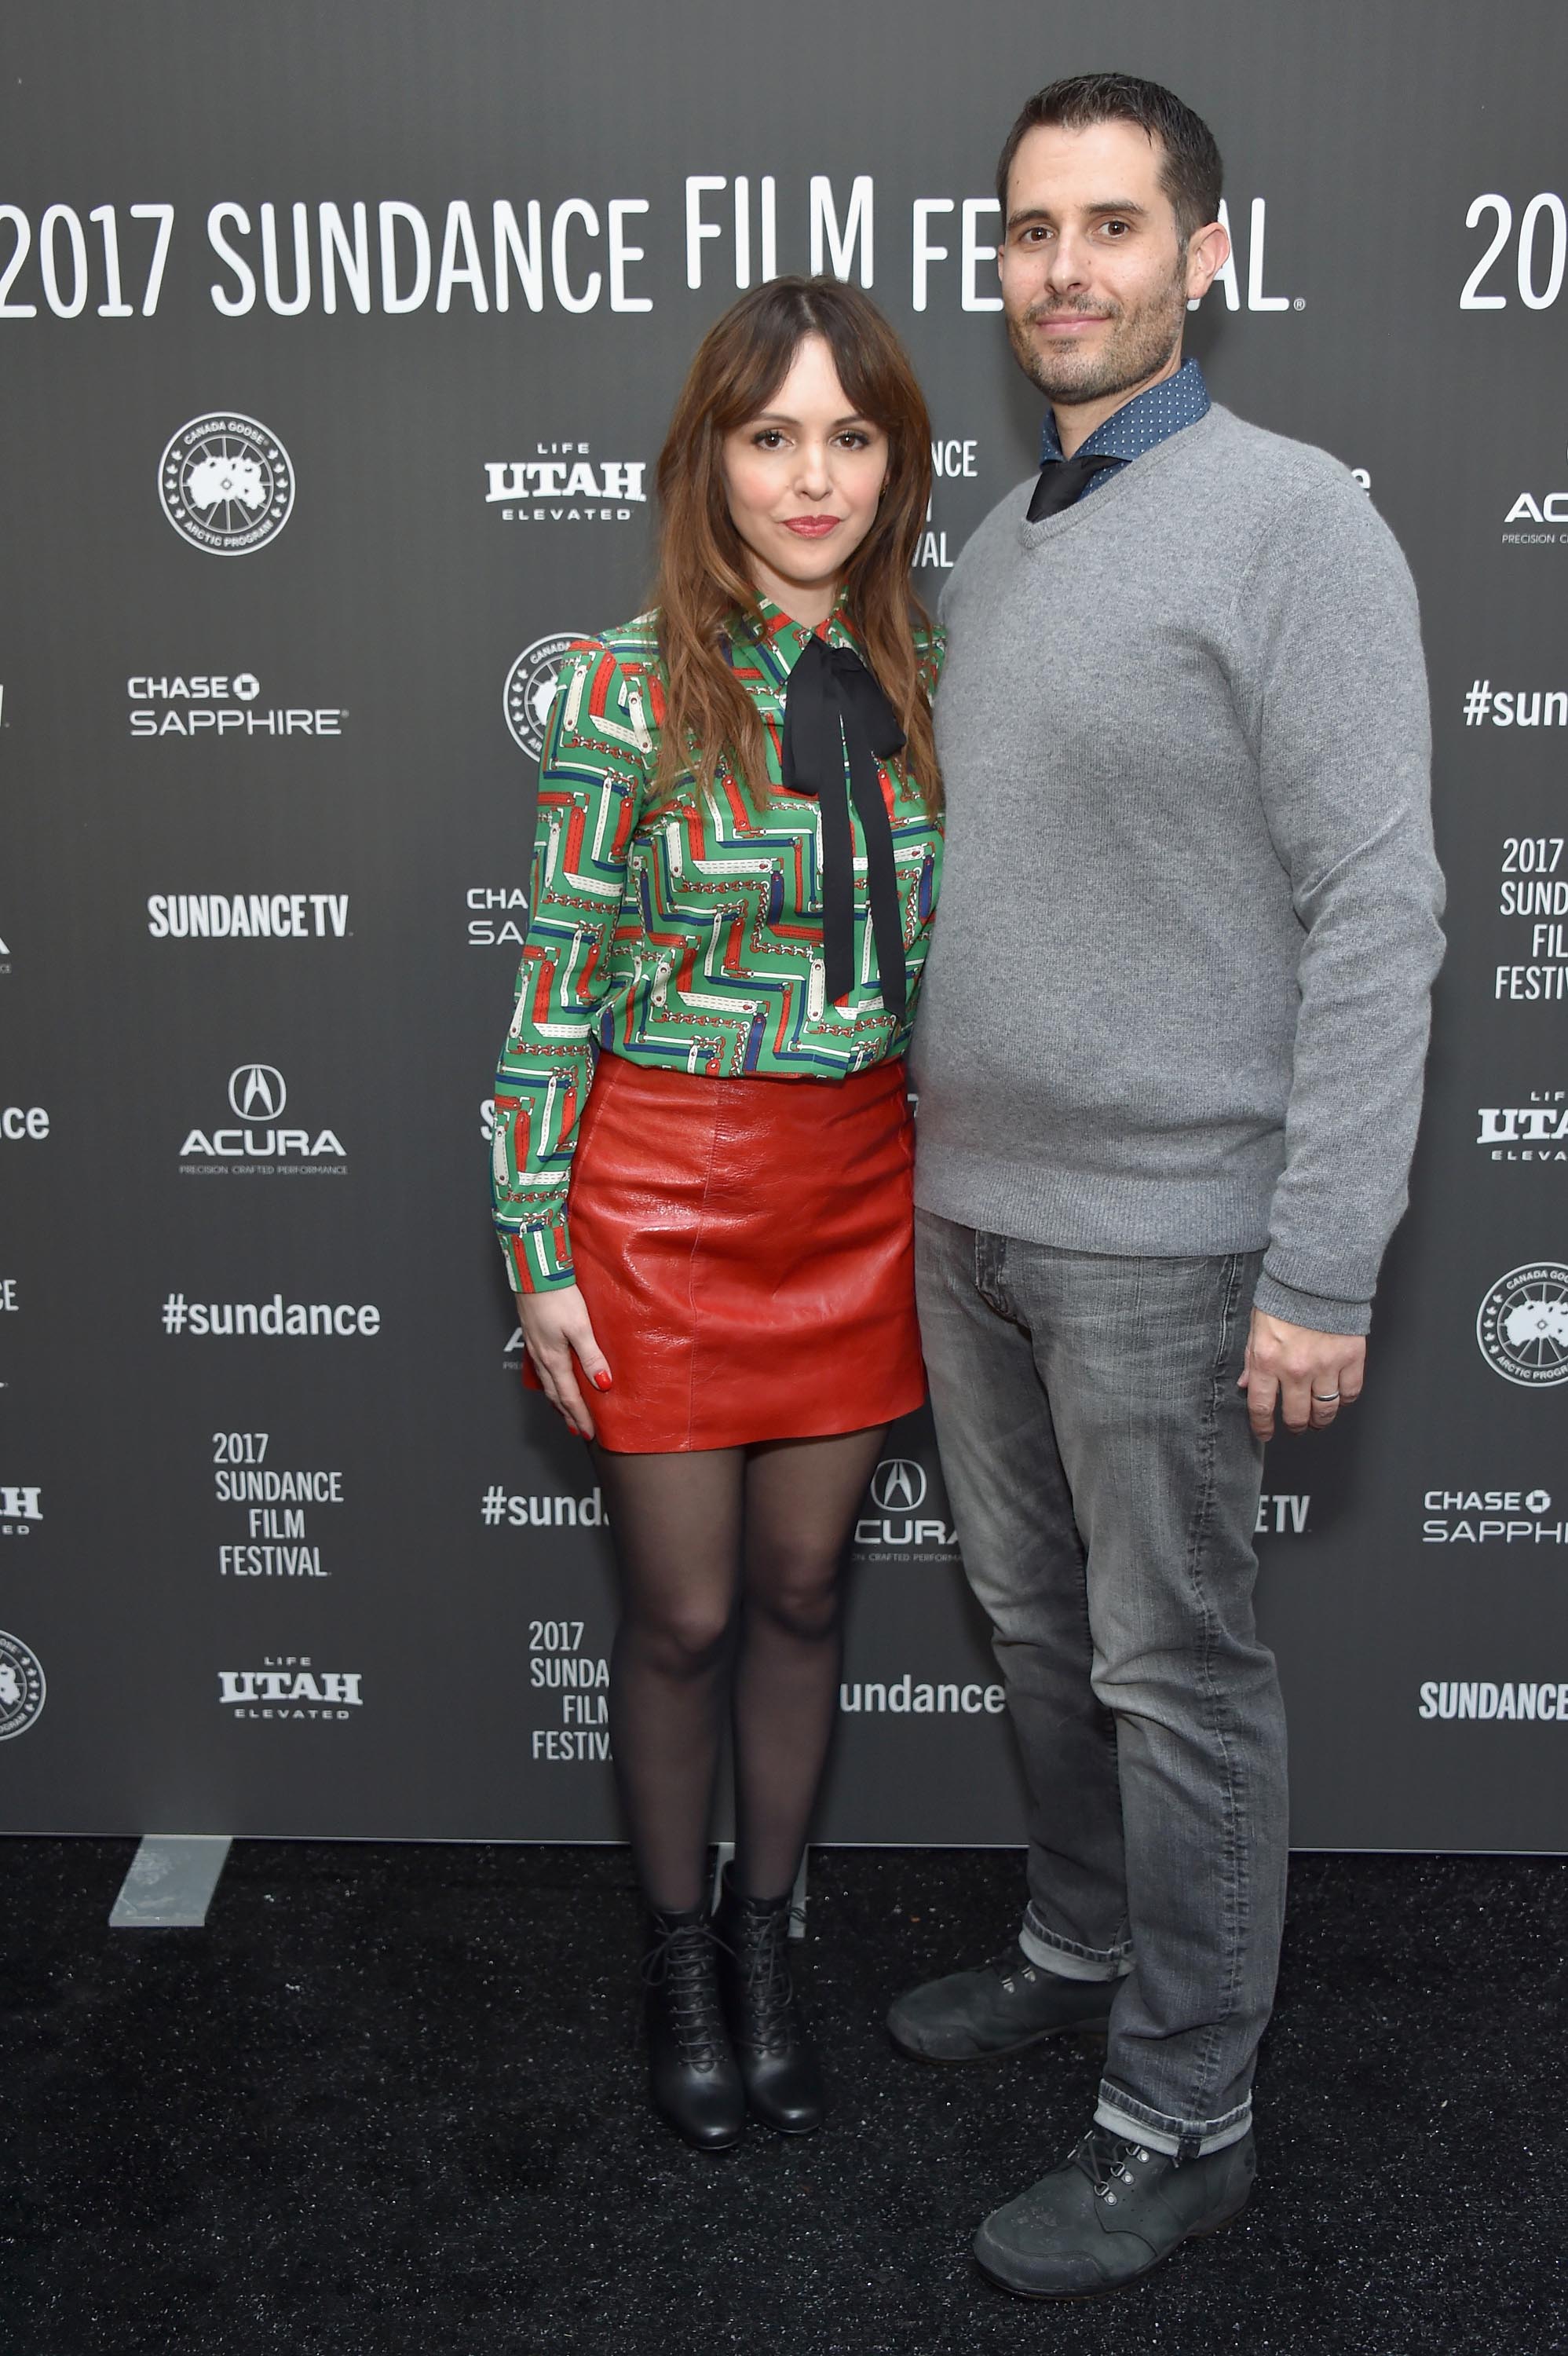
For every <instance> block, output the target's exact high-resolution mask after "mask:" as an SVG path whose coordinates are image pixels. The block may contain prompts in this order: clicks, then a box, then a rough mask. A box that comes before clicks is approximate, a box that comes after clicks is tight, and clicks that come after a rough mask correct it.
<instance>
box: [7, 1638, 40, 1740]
mask: <svg viewBox="0 0 1568 2356" xmlns="http://www.w3.org/2000/svg"><path fill="white" fill-rule="evenodd" d="M47 1694H48V1686H47V1685H46V1683H45V1681H44V1665H43V1663H42V1662H41V1661H40V1660H39V1658H38V1656H37V1653H35V1652H34V1650H33V1648H32V1646H31V1645H30V1644H23V1642H22V1639H21V1638H20V1636H8V1635H7V1634H6V1633H5V1630H4V1629H0V1742H8V1741H9V1740H10V1739H11V1737H12V1736H13V1735H14V1734H26V1732H27V1729H28V1728H29V1727H30V1726H36V1725H37V1722H38V1718H39V1716H40V1714H41V1712H42V1710H43V1707H44V1700H45V1697H46V1696H47Z"/></svg>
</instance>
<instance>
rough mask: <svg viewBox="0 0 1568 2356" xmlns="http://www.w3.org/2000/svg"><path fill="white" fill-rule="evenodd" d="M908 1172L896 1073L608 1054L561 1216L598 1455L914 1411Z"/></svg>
mask: <svg viewBox="0 0 1568 2356" xmlns="http://www.w3.org/2000/svg"><path fill="white" fill-rule="evenodd" d="M913 1162H914V1151H913V1136H912V1124H911V1120H910V1113H909V1105H908V1101H907V1098H906V1096H905V1083H904V1070H903V1066H902V1065H901V1064H900V1063H892V1064H877V1065H873V1066H870V1067H869V1069H867V1070H865V1071H861V1072H857V1073H854V1074H852V1075H851V1076H850V1077H849V1078H848V1079H846V1080H777V1079H758V1078H745V1079H709V1078H706V1077H703V1076H699V1075H697V1074H694V1073H686V1072H672V1071H662V1070H650V1069H648V1068H647V1067H646V1066H643V1065H640V1064H633V1063H630V1062H628V1061H627V1060H626V1059H625V1058H624V1056H619V1055H601V1056H600V1059H599V1066H598V1070H597V1071H596V1073H595V1075H594V1078H593V1085H592V1088H591V1090H590V1091H589V1097H588V1102H587V1105H586V1107H585V1108H584V1109H583V1112H582V1116H581V1129H580V1133H579V1137H578V1142H577V1150H576V1152H575V1154H574V1156H573V1160H572V1172H571V1194H570V1197H569V1203H568V1215H569V1217H570V1220H571V1247H572V1254H573V1258H574V1261H575V1264H576V1269H577V1280H578V1283H579V1285H580V1287H581V1291H582V1297H583V1301H584V1302H585V1304H586V1306H587V1309H588V1313H589V1315H590V1317H591V1318H592V1321H593V1331H594V1333H595V1335H596V1337H597V1339H598V1342H599V1346H600V1348H601V1349H602V1350H603V1353H604V1355H605V1358H606V1359H607V1360H608V1362H609V1365H610V1371H611V1375H612V1376H613V1387H612V1388H611V1389H610V1390H608V1391H597V1392H591V1393H590V1394H589V1396H590V1397H591V1398H592V1402H593V1417H594V1421H595V1423H596V1425H597V1427H598V1431H599V1437H600V1440H601V1442H602V1444H603V1446H604V1447H606V1448H609V1449H613V1450H617V1451H624V1452H632V1453H639V1452H643V1451H674V1450H683V1449H695V1448H734V1447H739V1446H741V1445H742V1444H744V1443H746V1442H748V1441H752V1440H795V1439H808V1438H816V1437H824V1436H826V1435H827V1434H829V1433H831V1432H838V1431H859V1430H863V1429H864V1428H865V1427H866V1426H868V1425H869V1424H877V1423H890V1422H891V1420H892V1419H893V1418H894V1417H895V1416H900V1415H907V1414H909V1413H910V1412H911V1411H912V1409H913V1408H917V1407H918V1406H919V1405H920V1403H921V1400H922V1399H923V1397H924V1395H925V1377H924V1372H923V1367H922V1364H921V1355H920V1332H919V1328H918V1326H917V1324H916V1323H915V1311H914V1211H913V1193H912V1170H913ZM528 1373H529V1374H530V1375H531V1373H532V1369H531V1368H529V1369H528Z"/></svg>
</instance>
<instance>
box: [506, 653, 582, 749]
mask: <svg viewBox="0 0 1568 2356" xmlns="http://www.w3.org/2000/svg"><path fill="white" fill-rule="evenodd" d="M581 639H582V633H581V631H578V632H576V633H575V634H570V635H568V636H567V637H556V638H536V639H535V640H534V642H533V645H532V646H531V647H525V648H523V651H522V653H521V654H520V655H519V656H518V657H517V661H516V662H515V663H514V664H513V665H512V668H511V669H510V670H509V671H508V672H507V688H506V695H505V699H504V700H505V707H506V713H507V727H508V728H509V729H510V730H511V732H512V737H513V741H514V743H516V744H520V745H521V747H522V749H523V751H524V752H525V753H526V754H527V755H528V758H529V760H530V761H537V760H538V759H539V755H540V754H541V753H542V752H543V751H544V732H545V730H546V728H547V727H548V726H549V712H550V706H551V704H552V703H553V702H554V701H555V698H556V690H557V688H558V687H559V685H560V667H561V665H562V663H563V662H564V661H565V660H566V658H567V656H568V655H569V654H570V653H571V649H572V648H573V647H575V646H579V645H581Z"/></svg>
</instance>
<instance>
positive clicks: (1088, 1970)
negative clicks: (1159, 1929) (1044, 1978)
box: [1019, 1906, 1133, 1980]
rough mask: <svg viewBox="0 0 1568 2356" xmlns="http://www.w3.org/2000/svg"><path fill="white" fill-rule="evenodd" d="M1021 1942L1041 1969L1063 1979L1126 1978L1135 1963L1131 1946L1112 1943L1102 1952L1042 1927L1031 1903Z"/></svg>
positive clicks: (1026, 1915)
mask: <svg viewBox="0 0 1568 2356" xmlns="http://www.w3.org/2000/svg"><path fill="white" fill-rule="evenodd" d="M1019 1946H1020V1947H1021V1948H1022V1949H1023V1951H1024V1953H1025V1954H1026V1955H1027V1956H1028V1957H1029V1961H1030V1963H1031V1964H1038V1965H1040V1970H1041V1971H1042V1972H1055V1973H1056V1974H1057V1976H1058V1977H1059V1978H1061V1979H1064V1980H1125V1978H1126V1976H1127V1974H1128V1973H1129V1972H1130V1971H1131V1970H1132V1967H1133V1951H1132V1948H1131V1947H1130V1946H1125V1945H1124V1946H1120V1947H1111V1948H1108V1949H1105V1950H1104V1951H1102V1952H1099V1953H1096V1951H1095V1950H1094V1949H1093V1947H1079V1946H1075V1945H1074V1944H1072V1941H1071V1940H1070V1939H1059V1938H1057V1937H1056V1936H1055V1935H1054V1933H1051V1932H1050V1931H1046V1930H1043V1929H1042V1928H1041V1927H1040V1917H1039V1916H1038V1915H1037V1914H1036V1912H1035V1911H1034V1909H1033V1907H1032V1906H1031V1907H1030V1908H1029V1911H1028V1912H1027V1913H1026V1914H1025V1916H1024V1919H1023V1923H1022V1926H1021V1928H1020V1929H1019Z"/></svg>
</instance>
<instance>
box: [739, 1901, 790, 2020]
mask: <svg viewBox="0 0 1568 2356" xmlns="http://www.w3.org/2000/svg"><path fill="white" fill-rule="evenodd" d="M736 1927H737V1930H738V1933H739V1937H738V1943H737V1946H736V1949H735V1959H736V1961H737V1963H738V1964H739V1965H740V1966H741V1985H742V1988H743V1991H744V1995H745V2002H746V2011H747V2019H746V2029H747V2035H746V2040H745V2041H746V2043H747V2044H748V2045H749V2046H752V2047H753V2048H754V2049H755V2050H756V2051H759V2052H778V2051H782V2050H783V2049H784V2046H785V2045H787V2044H788V2042H789V2029H790V2007H791V2005H792V2004H793V2002H794V2000H795V1983H794V1981H793V1980H792V1979H791V1977H790V1969H789V1963H788V1960H787V1957H786V1954H785V1950H784V1941H785V1940H786V1939H787V1937H788V1936H789V1915H788V1913H787V1912H780V1913H778V1914H776V1915H773V1916H770V1917H768V1918H767V1919H766V1920H765V1921H763V1922H758V1921H757V1920H756V1919H755V1918H754V1917H750V1916H744V1915H743V1916H742V1917H741V1922H740V1923H739V1924H738V1925H737V1926H736Z"/></svg>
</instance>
